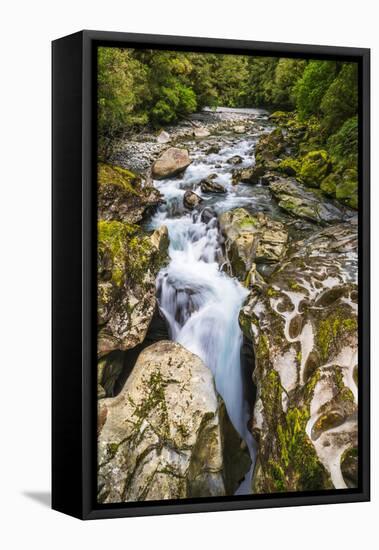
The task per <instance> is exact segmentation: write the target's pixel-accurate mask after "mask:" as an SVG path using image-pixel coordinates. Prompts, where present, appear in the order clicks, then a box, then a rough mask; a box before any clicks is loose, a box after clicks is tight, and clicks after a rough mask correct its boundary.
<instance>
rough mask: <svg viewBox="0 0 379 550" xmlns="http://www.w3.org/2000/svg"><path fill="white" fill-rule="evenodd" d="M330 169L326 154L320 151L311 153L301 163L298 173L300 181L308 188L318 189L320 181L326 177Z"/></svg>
mask: <svg viewBox="0 0 379 550" xmlns="http://www.w3.org/2000/svg"><path fill="white" fill-rule="evenodd" d="M330 168H331V164H330V160H329V157H328V153H327V152H326V151H325V150H323V149H321V150H319V151H311V152H309V153H308V154H307V155H305V157H304V158H303V159H302V161H301V168H300V170H299V172H298V174H299V177H300V179H301V181H302V182H303V183H304V184H305V185H308V186H309V187H320V184H321V182H322V180H323V179H324V178H325V177H326V176H327V175H328V173H329V171H330Z"/></svg>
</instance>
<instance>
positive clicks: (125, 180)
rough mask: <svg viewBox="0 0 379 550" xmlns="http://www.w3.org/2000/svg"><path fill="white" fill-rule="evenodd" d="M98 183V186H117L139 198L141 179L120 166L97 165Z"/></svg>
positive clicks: (100, 163)
mask: <svg viewBox="0 0 379 550" xmlns="http://www.w3.org/2000/svg"><path fill="white" fill-rule="evenodd" d="M97 182H98V185H108V184H111V185H117V186H119V187H121V188H122V189H124V190H125V191H127V192H128V193H131V194H133V195H137V196H138V194H139V193H138V188H139V187H140V184H141V178H140V177H139V176H137V175H136V174H134V173H133V172H131V171H130V170H126V169H125V168H121V167H120V166H111V165H110V164H104V163H102V162H99V163H98V165H97Z"/></svg>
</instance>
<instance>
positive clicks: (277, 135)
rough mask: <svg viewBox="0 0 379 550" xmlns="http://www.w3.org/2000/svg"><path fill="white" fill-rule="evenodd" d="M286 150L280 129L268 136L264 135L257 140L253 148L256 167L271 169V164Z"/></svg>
mask: <svg viewBox="0 0 379 550" xmlns="http://www.w3.org/2000/svg"><path fill="white" fill-rule="evenodd" d="M285 149H286V143H285V140H284V136H283V132H282V130H281V129H280V128H276V129H275V130H273V131H272V132H270V133H269V134H265V135H263V136H261V137H260V138H259V141H258V143H257V144H256V146H255V162H256V164H257V165H261V166H266V167H267V168H270V167H271V163H273V161H275V160H276V159H277V158H278V157H279V155H281V154H282V153H283V152H284V151H285Z"/></svg>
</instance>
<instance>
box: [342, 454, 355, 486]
mask: <svg viewBox="0 0 379 550" xmlns="http://www.w3.org/2000/svg"><path fill="white" fill-rule="evenodd" d="M358 459H359V457H358V449H357V447H350V448H348V449H346V450H345V451H344V452H343V453H342V456H341V471H342V475H343V478H344V480H345V483H346V485H347V487H349V488H350V489H355V488H356V487H358V472H359V469H358Z"/></svg>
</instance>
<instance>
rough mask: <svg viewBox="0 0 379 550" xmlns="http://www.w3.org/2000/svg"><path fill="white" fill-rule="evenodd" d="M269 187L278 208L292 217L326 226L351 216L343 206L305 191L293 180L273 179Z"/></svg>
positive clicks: (318, 194)
mask: <svg viewBox="0 0 379 550" xmlns="http://www.w3.org/2000/svg"><path fill="white" fill-rule="evenodd" d="M269 187H270V191H271V192H272V194H273V195H274V197H275V198H276V200H277V201H278V204H279V206H280V208H282V209H283V210H286V211H287V212H288V213H289V214H291V215H292V216H295V217H299V218H304V219H306V220H310V221H313V222H317V223H320V224H328V223H336V222H341V221H344V220H346V219H348V218H349V216H350V215H351V213H350V212H349V210H347V209H346V208H344V207H343V206H341V205H339V204H337V203H335V202H332V201H330V200H328V199H326V198H325V197H324V196H323V195H322V194H321V193H320V192H313V191H311V190H308V189H306V188H305V187H304V186H303V185H301V184H300V183H298V182H297V181H296V180H295V179H291V178H279V179H274V181H272V182H271V183H270V185H269Z"/></svg>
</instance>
